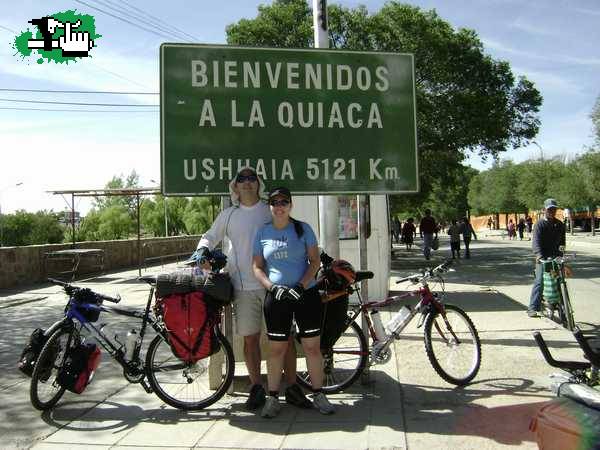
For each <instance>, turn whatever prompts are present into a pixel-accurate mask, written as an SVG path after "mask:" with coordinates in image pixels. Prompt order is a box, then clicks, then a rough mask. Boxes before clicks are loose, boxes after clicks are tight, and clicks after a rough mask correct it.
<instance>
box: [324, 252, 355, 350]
mask: <svg viewBox="0 0 600 450" xmlns="http://www.w3.org/2000/svg"><path fill="white" fill-rule="evenodd" d="M321 260H322V262H324V263H325V262H326V264H324V265H325V266H326V268H325V269H322V270H321V272H320V274H319V276H318V278H317V287H318V288H319V290H320V291H321V292H322V300H323V302H324V303H325V306H324V308H323V325H322V327H321V349H323V350H326V349H329V348H331V347H333V344H335V342H336V341H337V340H338V339H339V337H340V336H341V335H342V333H343V332H344V330H345V329H346V322H347V321H348V302H349V299H348V290H347V289H348V287H349V286H350V284H352V283H354V280H355V279H356V272H355V270H354V267H352V264H350V263H349V262H348V261H344V260H343V259H337V260H331V258H329V259H325V260H324V257H323V255H322V256H321Z"/></svg>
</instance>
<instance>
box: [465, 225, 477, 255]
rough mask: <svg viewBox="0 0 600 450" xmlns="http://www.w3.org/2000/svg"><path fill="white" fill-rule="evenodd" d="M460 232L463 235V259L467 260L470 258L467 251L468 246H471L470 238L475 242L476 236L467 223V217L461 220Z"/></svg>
mask: <svg viewBox="0 0 600 450" xmlns="http://www.w3.org/2000/svg"><path fill="white" fill-rule="evenodd" d="M461 232H462V235H463V242H464V243H465V258H467V259H469V258H470V257H471V252H470V250H469V246H470V245H471V237H473V238H475V240H477V235H476V234H475V230H474V229H473V225H471V222H469V218H468V217H463V218H462V224H461Z"/></svg>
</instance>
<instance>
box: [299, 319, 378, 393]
mask: <svg viewBox="0 0 600 450" xmlns="http://www.w3.org/2000/svg"><path fill="white" fill-rule="evenodd" d="M322 352H323V392H325V393H326V394H333V393H336V392H340V391H343V390H344V389H346V388H348V387H349V386H350V385H352V383H354V382H355V381H356V379H357V378H358V377H359V376H360V374H361V373H362V371H363V370H364V369H365V366H366V365H367V358H368V356H369V346H368V344H367V340H366V338H365V335H364V334H363V332H362V330H361V329H360V327H359V326H358V324H357V323H356V322H354V321H353V322H352V323H350V325H349V326H348V328H346V330H344V332H343V333H342V335H341V336H340V337H339V338H338V340H337V341H336V342H335V344H333V347H332V348H329V349H322ZM296 380H297V381H298V384H300V385H301V386H304V387H305V388H307V389H312V383H311V380H310V374H309V373H308V368H307V366H306V361H305V360H304V359H302V360H299V361H298V369H297V375H296Z"/></svg>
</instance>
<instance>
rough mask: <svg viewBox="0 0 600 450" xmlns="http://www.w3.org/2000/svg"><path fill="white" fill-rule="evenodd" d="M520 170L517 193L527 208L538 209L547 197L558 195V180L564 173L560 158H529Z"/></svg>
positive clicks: (521, 165) (520, 166)
mask: <svg viewBox="0 0 600 450" xmlns="http://www.w3.org/2000/svg"><path fill="white" fill-rule="evenodd" d="M519 171H520V175H519V176H520V178H521V182H520V183H519V186H518V192H517V194H518V196H519V198H520V200H521V201H522V202H523V203H524V205H525V206H526V207H527V208H529V209H532V210H535V211H537V210H539V209H541V208H542V207H543V204H544V200H545V199H547V198H549V197H553V198H554V197H557V193H558V181H559V180H560V179H561V177H562V176H563V173H564V163H563V162H562V161H561V160H560V158H553V159H547V158H543V157H542V158H540V159H532V160H528V161H525V162H523V163H521V164H520V165H519Z"/></svg>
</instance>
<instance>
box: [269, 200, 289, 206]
mask: <svg viewBox="0 0 600 450" xmlns="http://www.w3.org/2000/svg"><path fill="white" fill-rule="evenodd" d="M289 204H290V201H289V200H285V199H283V200H271V201H270V202H269V205H271V206H287V205H289Z"/></svg>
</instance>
